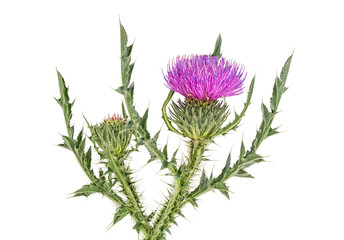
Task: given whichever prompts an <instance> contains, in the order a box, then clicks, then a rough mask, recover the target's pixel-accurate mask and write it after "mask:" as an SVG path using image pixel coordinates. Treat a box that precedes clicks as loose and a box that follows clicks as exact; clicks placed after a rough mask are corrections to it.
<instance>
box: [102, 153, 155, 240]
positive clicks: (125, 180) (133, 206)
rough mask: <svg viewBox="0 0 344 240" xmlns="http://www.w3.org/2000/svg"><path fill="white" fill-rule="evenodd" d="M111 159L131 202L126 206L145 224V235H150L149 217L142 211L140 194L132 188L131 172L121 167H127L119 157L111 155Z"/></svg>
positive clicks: (137, 220)
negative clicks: (121, 164)
mask: <svg viewBox="0 0 344 240" xmlns="http://www.w3.org/2000/svg"><path fill="white" fill-rule="evenodd" d="M109 160H110V161H111V165H112V168H113V171H114V174H115V175H116V177H117V178H118V180H119V182H120V183H121V185H122V189H123V191H124V193H125V196H126V197H127V201H128V202H129V206H128V204H125V206H127V208H128V210H129V211H130V212H131V214H130V215H131V216H132V217H133V218H134V220H135V222H136V223H141V224H142V225H143V228H142V229H140V230H141V231H142V233H143V234H144V235H145V237H148V236H149V234H150V226H149V223H148V220H147V217H146V216H145V215H144V213H143V211H142V207H141V205H140V200H139V196H138V194H137V192H136V191H135V189H133V188H132V186H133V182H132V181H131V179H130V176H129V174H128V173H126V172H125V170H122V169H121V167H122V168H123V169H124V168H125V166H124V164H123V166H119V164H118V159H117V157H113V156H109Z"/></svg>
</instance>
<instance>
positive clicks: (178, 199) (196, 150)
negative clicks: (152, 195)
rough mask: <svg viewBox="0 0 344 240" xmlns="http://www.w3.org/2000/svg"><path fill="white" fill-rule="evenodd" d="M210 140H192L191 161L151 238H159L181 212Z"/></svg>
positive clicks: (158, 220)
mask: <svg viewBox="0 0 344 240" xmlns="http://www.w3.org/2000/svg"><path fill="white" fill-rule="evenodd" d="M207 144H208V142H206V141H200V140H193V141H192V142H190V149H189V161H188V164H187V166H186V169H184V171H183V173H182V175H181V176H180V177H179V178H178V179H176V182H175V185H174V191H173V192H172V193H171V195H170V198H169V199H168V201H167V202H166V203H165V204H164V207H163V208H162V209H161V211H160V214H159V217H158V218H157V219H156V221H155V223H154V226H153V230H152V235H151V237H150V238H149V240H158V239H160V237H161V236H162V235H163V233H164V232H165V231H166V230H167V229H168V228H169V227H170V225H171V223H172V222H173V221H174V218H175V215H176V214H178V213H179V212H180V209H181V207H182V203H183V201H184V200H185V198H186V197H187V195H188V192H189V188H190V181H191V179H192V178H193V176H194V175H195V173H196V172H197V170H198V167H199V165H200V163H201V161H202V158H203V153H204V150H205V147H206V146H207Z"/></svg>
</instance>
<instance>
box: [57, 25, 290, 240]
mask: <svg viewBox="0 0 344 240" xmlns="http://www.w3.org/2000/svg"><path fill="white" fill-rule="evenodd" d="M120 37H121V41H120V42H121V82H122V84H121V86H119V87H118V88H117V89H116V91H117V92H118V93H120V94H121V95H123V98H124V102H122V106H121V108H122V115H123V117H124V119H125V121H124V122H123V123H124V124H123V125H121V124H120V125H116V124H117V123H118V122H116V123H115V122H104V123H102V124H100V125H96V126H92V125H90V124H89V122H88V121H87V120H86V118H85V121H86V123H87V125H88V128H89V130H90V131H91V136H90V137H89V140H91V143H93V148H94V149H95V150H96V152H97V153H98V154H99V156H100V162H99V164H101V165H100V166H101V167H99V170H98V173H97V174H95V173H94V172H95V170H94V169H93V168H92V166H93V165H94V164H95V162H93V161H92V149H93V148H92V147H89V146H87V142H86V140H87V138H86V136H85V133H84V130H83V129H81V130H80V132H79V133H78V134H77V135H76V137H75V130H74V126H73V125H71V119H72V106H73V104H74V101H73V102H71V101H70V98H69V95H68V88H67V87H66V84H65V81H64V79H63V77H62V75H61V74H60V73H59V72H57V75H58V83H59V88H60V98H59V99H56V101H57V102H58V104H59V105H60V107H61V108H62V110H63V114H64V120H65V124H66V128H67V133H68V134H67V135H66V136H64V135H63V136H62V139H63V143H62V144H59V146H61V147H63V148H65V149H68V150H70V151H72V152H73V153H74V155H75V157H76V159H77V161H78V163H79V164H80V166H81V168H82V170H83V171H84V172H85V174H86V175H87V177H88V178H89V180H90V182H89V183H88V184H85V185H84V186H82V187H81V188H80V189H78V190H76V191H75V192H74V193H73V194H72V196H73V197H80V196H83V197H88V196H90V195H91V194H94V193H99V194H102V195H103V196H106V197H107V198H109V199H110V200H112V201H113V202H114V203H115V204H116V207H117V209H116V211H115V213H114V217H113V219H112V222H111V224H110V227H112V226H113V225H115V224H116V223H118V222H119V221H120V220H122V219H123V218H124V217H126V216H127V215H130V216H131V217H132V219H133V220H134V222H135V224H134V226H133V229H134V230H136V231H137V233H138V234H142V235H141V236H143V237H144V239H145V240H161V239H166V233H169V234H171V232H170V227H171V225H172V224H175V225H177V222H176V218H177V217H178V216H182V217H184V215H183V213H182V208H183V207H184V206H185V205H186V204H187V203H190V204H192V205H193V206H194V207H195V208H196V207H198V198H199V197H200V196H201V195H202V194H205V193H207V192H209V191H212V190H216V191H219V192H220V193H222V194H223V195H224V196H225V197H226V198H228V199H229V197H230V196H229V194H230V190H229V187H228V185H227V184H228V183H227V181H228V180H229V179H230V178H231V177H241V178H253V176H252V175H251V174H250V173H248V172H247V168H248V167H250V166H252V165H253V164H256V163H260V162H263V161H264V157H263V156H261V155H260V154H258V153H257V150H258V148H259V146H260V145H261V143H262V142H263V141H264V140H265V139H266V138H267V137H270V136H272V135H275V134H277V133H278V127H272V123H273V120H274V117H275V116H276V114H277V112H278V105H279V103H280V100H281V97H282V95H283V93H284V92H285V91H286V90H287V87H286V79H287V76H288V72H289V68H290V64H291V60H292V56H290V57H289V58H288V60H287V61H286V63H285V65H284V67H283V69H282V71H281V74H280V76H279V77H276V80H275V83H274V87H273V91H272V96H271V98H270V108H268V107H267V106H266V105H265V104H264V103H262V106H261V109H262V122H261V124H260V126H259V129H258V130H257V133H256V136H255V138H254V140H253V141H252V144H251V146H250V148H249V150H248V149H246V147H245V145H244V141H242V143H241V146H240V151H239V156H238V159H237V161H235V162H234V163H232V156H231V153H229V154H228V157H227V160H226V163H225V165H224V167H223V169H222V171H221V172H220V173H219V174H218V175H217V176H214V174H213V173H211V174H210V176H207V174H206V171H205V170H204V169H203V170H201V166H202V163H203V162H205V161H208V160H209V159H208V158H206V157H205V156H204V154H205V152H206V151H207V148H208V145H209V144H210V143H214V141H213V139H214V137H215V136H217V135H220V134H222V135H225V134H227V133H228V132H229V131H231V130H236V129H237V127H238V125H239V123H240V121H241V119H242V118H243V117H244V115H245V113H246V111H247V109H248V106H249V105H250V103H251V98H252V94H253V89H254V84H255V77H254V78H253V79H252V81H251V83H250V86H249V90H248V93H247V99H246V102H245V103H244V107H243V109H242V111H241V113H240V114H238V113H236V112H235V113H234V119H233V120H232V121H231V122H229V123H228V124H226V125H225V126H224V127H222V125H223V124H224V122H225V120H226V119H227V117H228V108H227V105H226V104H225V103H224V102H219V101H209V102H207V103H200V102H197V101H194V100H190V99H188V100H186V101H185V102H181V101H180V102H177V103H176V102H172V104H171V105H170V107H171V108H170V112H171V116H170V117H168V116H167V113H166V109H167V106H168V104H169V102H170V100H171V99H172V96H173V94H174V92H173V91H170V92H169V94H168V96H167V99H166V100H165V102H164V104H163V107H162V116H163V120H164V121H165V123H166V125H167V127H168V129H169V130H170V131H172V132H174V133H176V134H178V135H181V136H183V137H188V138H190V139H191V140H190V141H189V142H188V154H187V155H186V156H185V157H184V158H183V160H182V161H178V159H177V153H178V151H179V148H177V149H176V150H175V151H174V152H173V154H170V156H169V153H168V152H169V151H168V144H166V145H165V146H164V147H162V148H159V147H158V138H159V135H160V131H158V132H157V133H155V135H154V136H153V137H151V135H150V132H149V131H148V129H147V121H148V115H149V114H148V113H149V109H148V108H147V110H146V111H145V112H144V114H143V115H142V116H141V115H140V114H139V113H138V112H137V111H136V109H135V106H134V82H132V81H131V75H132V71H133V69H134V65H135V63H132V62H131V53H132V49H133V45H128V36H127V34H126V31H125V29H124V27H123V26H122V24H120ZM221 45H222V38H221V35H219V36H218V38H217V41H216V44H215V48H214V51H213V53H212V56H218V57H219V58H221V57H222V52H221ZM172 122H173V123H174V124H175V125H176V126H177V127H178V129H179V130H177V129H176V128H174V127H173V125H172ZM132 134H133V135H134V137H135V139H134V141H135V142H136V146H133V147H129V143H130V140H131V135H132ZM140 146H144V147H145V148H146V149H147V150H148V152H149V154H150V159H149V160H148V162H151V161H153V160H155V159H159V160H160V161H161V169H166V171H167V172H168V173H167V175H170V176H173V183H172V184H170V187H171V188H169V189H168V194H167V196H166V197H165V202H164V203H163V204H162V205H161V207H160V208H159V209H157V210H154V211H152V212H151V213H150V214H146V213H145V210H144V207H143V203H142V199H141V193H139V192H138V190H137V187H136V186H137V183H136V182H135V181H134V178H133V176H132V173H133V171H132V170H131V168H130V161H128V158H129V155H130V154H131V153H132V152H133V151H137V150H138V149H139V147H140ZM196 179H199V183H198V184H197V185H193V183H195V182H196Z"/></svg>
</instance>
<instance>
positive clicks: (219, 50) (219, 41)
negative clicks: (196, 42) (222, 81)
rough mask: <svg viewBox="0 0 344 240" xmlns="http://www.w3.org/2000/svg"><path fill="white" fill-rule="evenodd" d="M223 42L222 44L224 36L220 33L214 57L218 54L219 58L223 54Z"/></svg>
mask: <svg viewBox="0 0 344 240" xmlns="http://www.w3.org/2000/svg"><path fill="white" fill-rule="evenodd" d="M221 44H222V38H221V34H219V36H218V37H217V39H216V43H215V48H214V52H213V54H212V56H213V57H214V56H217V57H219V59H220V58H221V56H222V54H221Z"/></svg>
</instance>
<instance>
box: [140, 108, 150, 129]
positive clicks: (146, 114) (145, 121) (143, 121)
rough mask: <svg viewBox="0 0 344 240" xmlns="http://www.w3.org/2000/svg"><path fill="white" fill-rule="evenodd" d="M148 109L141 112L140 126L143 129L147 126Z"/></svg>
mask: <svg viewBox="0 0 344 240" xmlns="http://www.w3.org/2000/svg"><path fill="white" fill-rule="evenodd" d="M148 111H149V108H147V110H146V111H145V113H144V114H143V117H142V120H141V126H142V128H143V129H146V128H147V119H148Z"/></svg>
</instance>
